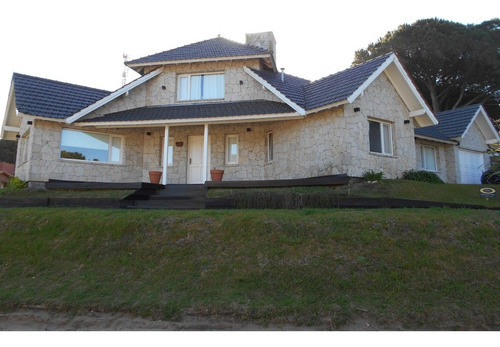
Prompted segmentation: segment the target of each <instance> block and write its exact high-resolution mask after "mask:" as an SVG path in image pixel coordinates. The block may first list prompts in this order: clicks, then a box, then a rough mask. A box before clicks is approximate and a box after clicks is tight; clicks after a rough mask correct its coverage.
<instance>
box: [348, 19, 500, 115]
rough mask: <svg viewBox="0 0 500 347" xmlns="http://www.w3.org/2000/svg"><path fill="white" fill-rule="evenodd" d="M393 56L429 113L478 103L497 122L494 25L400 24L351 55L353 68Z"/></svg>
mask: <svg viewBox="0 0 500 347" xmlns="http://www.w3.org/2000/svg"><path fill="white" fill-rule="evenodd" d="M388 52H394V53H396V54H397V55H398V58H399V59H400V60H401V62H402V63H403V65H404V66H405V68H406V69H407V71H408V73H409V74H410V76H411V77H412V78H413V80H414V82H415V83H416V85H417V86H418V87H419V89H420V91H421V92H422V94H423V96H424V98H425V99H426V100H427V102H428V103H429V105H430V106H431V108H432V109H433V111H434V112H440V111H445V110H450V109H454V108H456V107H460V106H466V105H470V104H474V103H482V104H483V105H484V106H485V108H486V109H487V112H488V113H489V114H490V116H491V117H492V118H500V108H499V105H498V104H499V103H500V19H498V18H496V19H492V20H489V21H485V22H483V23H481V24H478V25H472V24H470V25H464V24H460V23H455V22H451V21H446V20H442V19H437V18H434V19H422V20H419V21H417V22H415V23H413V24H411V25H409V24H403V25H401V26H399V27H398V28H397V29H396V30H394V31H392V32H388V33H387V34H386V35H385V36H384V37H382V38H380V39H379V40H378V41H377V42H376V43H370V44H369V45H368V47H367V48H365V49H360V50H358V51H356V52H355V56H354V61H353V65H355V64H359V63H362V62H365V61H368V60H370V59H373V58H375V57H377V56H380V55H382V54H385V53H388Z"/></svg>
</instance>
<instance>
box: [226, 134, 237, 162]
mask: <svg viewBox="0 0 500 347" xmlns="http://www.w3.org/2000/svg"><path fill="white" fill-rule="evenodd" d="M231 138H234V139H236V160H235V161H231V160H230V155H229V154H230V149H229V139H231ZM225 152H226V154H225V159H226V160H225V161H226V165H238V163H239V161H240V140H239V136H238V135H236V134H229V135H226V144H225Z"/></svg>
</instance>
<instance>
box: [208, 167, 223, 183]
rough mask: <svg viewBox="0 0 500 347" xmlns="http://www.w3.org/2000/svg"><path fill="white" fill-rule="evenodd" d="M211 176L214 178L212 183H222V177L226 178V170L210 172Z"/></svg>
mask: <svg viewBox="0 0 500 347" xmlns="http://www.w3.org/2000/svg"><path fill="white" fill-rule="evenodd" d="M210 176H212V181H217V182H219V181H222V176H224V170H210Z"/></svg>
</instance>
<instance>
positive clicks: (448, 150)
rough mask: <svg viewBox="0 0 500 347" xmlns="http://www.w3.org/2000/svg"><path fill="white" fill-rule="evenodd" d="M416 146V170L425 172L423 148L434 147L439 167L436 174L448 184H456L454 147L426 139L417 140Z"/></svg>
mask: <svg viewBox="0 0 500 347" xmlns="http://www.w3.org/2000/svg"><path fill="white" fill-rule="evenodd" d="M415 145H416V154H417V167H416V168H415V169H416V170H423V163H422V146H429V147H433V148H434V150H435V153H436V165H437V171H436V172H435V173H436V174H437V175H438V176H439V178H441V179H442V180H443V181H444V182H446V183H455V182H456V178H455V174H454V171H455V169H454V163H455V160H454V158H453V157H452V155H453V147H454V145H451V144H444V143H437V142H433V141H428V140H424V139H415Z"/></svg>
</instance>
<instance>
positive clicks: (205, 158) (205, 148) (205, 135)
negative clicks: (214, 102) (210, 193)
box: [201, 124, 208, 183]
mask: <svg viewBox="0 0 500 347" xmlns="http://www.w3.org/2000/svg"><path fill="white" fill-rule="evenodd" d="M203 163H204V165H203V175H202V176H201V177H203V183H205V182H206V181H207V170H208V124H205V131H204V133H203Z"/></svg>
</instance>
